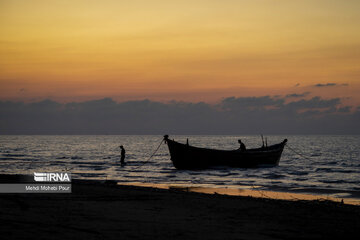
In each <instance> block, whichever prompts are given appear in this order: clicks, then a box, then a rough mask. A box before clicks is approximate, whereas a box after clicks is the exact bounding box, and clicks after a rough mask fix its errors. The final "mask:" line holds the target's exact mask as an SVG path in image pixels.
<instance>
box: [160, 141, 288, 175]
mask: <svg viewBox="0 0 360 240" xmlns="http://www.w3.org/2000/svg"><path fill="white" fill-rule="evenodd" d="M165 142H166V143H167V145H168V148H169V152H170V157H171V161H172V163H173V165H174V166H175V168H177V169H204V168H211V167H216V166H227V167H233V168H256V167H263V166H267V167H269V166H277V165H278V164H279V161H280V158H281V154H282V152H283V149H284V146H285V144H286V142H287V140H286V139H285V140H284V141H283V142H281V143H279V144H275V145H272V146H269V147H263V148H256V149H249V150H246V151H240V150H216V149H208V148H199V147H194V146H190V145H188V144H182V143H178V142H176V141H174V140H170V139H168V138H167V137H166V136H165Z"/></svg>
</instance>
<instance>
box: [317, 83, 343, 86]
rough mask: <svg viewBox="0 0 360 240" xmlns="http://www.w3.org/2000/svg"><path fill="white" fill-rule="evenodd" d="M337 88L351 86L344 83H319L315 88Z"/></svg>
mask: <svg viewBox="0 0 360 240" xmlns="http://www.w3.org/2000/svg"><path fill="white" fill-rule="evenodd" d="M335 86H349V84H347V83H342V84H336V83H325V84H323V83H318V84H315V85H314V87H335Z"/></svg>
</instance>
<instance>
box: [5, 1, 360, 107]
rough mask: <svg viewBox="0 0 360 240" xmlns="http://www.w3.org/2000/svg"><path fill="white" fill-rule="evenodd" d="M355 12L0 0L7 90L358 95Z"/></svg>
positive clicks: (286, 6) (40, 95)
mask: <svg viewBox="0 0 360 240" xmlns="http://www.w3.org/2000/svg"><path fill="white" fill-rule="evenodd" d="M359 12H360V1H358V0H347V1H343V0H317V1H313V0H292V1H289V0H252V1H245V0H243V1H242V0H193V1H186V0H182V1H177V0H175V1H167V0H161V1H160V0H152V1H147V0H132V1H116V0H103V1H95V0H76V1H70V0H69V1H66V0H53V1H48V0H41V1H40V0H38V1H37V0H33V1H27V0H1V1H0V99H2V100H24V101H36V100H41V99H44V98H50V99H54V100H58V101H63V102H69V101H81V100H88V99H98V98H102V97H112V98H114V99H116V100H118V101H124V100H133V99H144V98H150V99H153V100H172V99H175V100H185V101H200V100H201V101H207V102H212V101H217V100H220V99H221V98H222V97H228V96H237V97H238V96H261V95H286V94H290V93H303V92H311V94H309V97H311V96H315V95H316V96H322V97H326V98H332V97H339V98H342V99H343V102H344V103H345V104H351V105H360V96H359V95H360V94H358V93H359V92H360V31H359V29H360V14H359ZM327 83H335V85H332V86H324V87H314V85H316V84H327Z"/></svg>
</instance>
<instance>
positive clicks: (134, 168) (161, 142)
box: [132, 139, 165, 170]
mask: <svg viewBox="0 0 360 240" xmlns="http://www.w3.org/2000/svg"><path fill="white" fill-rule="evenodd" d="M164 141H165V140H164V139H163V140H162V141H161V142H160V144H159V146H158V147H157V148H156V149H155V151H154V152H153V153H152V154H151V156H150V157H149V158H148V159H147V160H146V161H145V162H143V163H142V164H141V165H139V166H137V167H135V168H133V169H132V170H134V169H138V168H140V167H142V166H144V165H145V164H146V163H148V162H149V161H150V159H151V158H152V157H153V156H154V155H155V154H156V152H157V151H158V150H159V148H160V146H161V144H162V143H163V142H164Z"/></svg>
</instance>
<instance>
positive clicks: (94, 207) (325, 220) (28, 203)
mask: <svg viewBox="0 0 360 240" xmlns="http://www.w3.org/2000/svg"><path fill="white" fill-rule="evenodd" d="M0 221H1V223H0V232H1V239H29V238H36V239H62V240H63V239H75V238H77V239H88V240H89V239H323V238H324V239H325V238H327V239H330V238H331V239H332V238H341V239H345V238H350V237H351V236H359V235H360V206H353V205H345V204H341V203H334V202H330V201H285V200H272V199H260V198H251V197H238V196H225V195H209V194H202V193H191V192H183V191H179V190H164V189H154V188H144V187H133V186H118V185H116V184H114V183H112V182H107V183H100V182H91V181H74V182H73V193H71V194H36V193H33V194H0Z"/></svg>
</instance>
